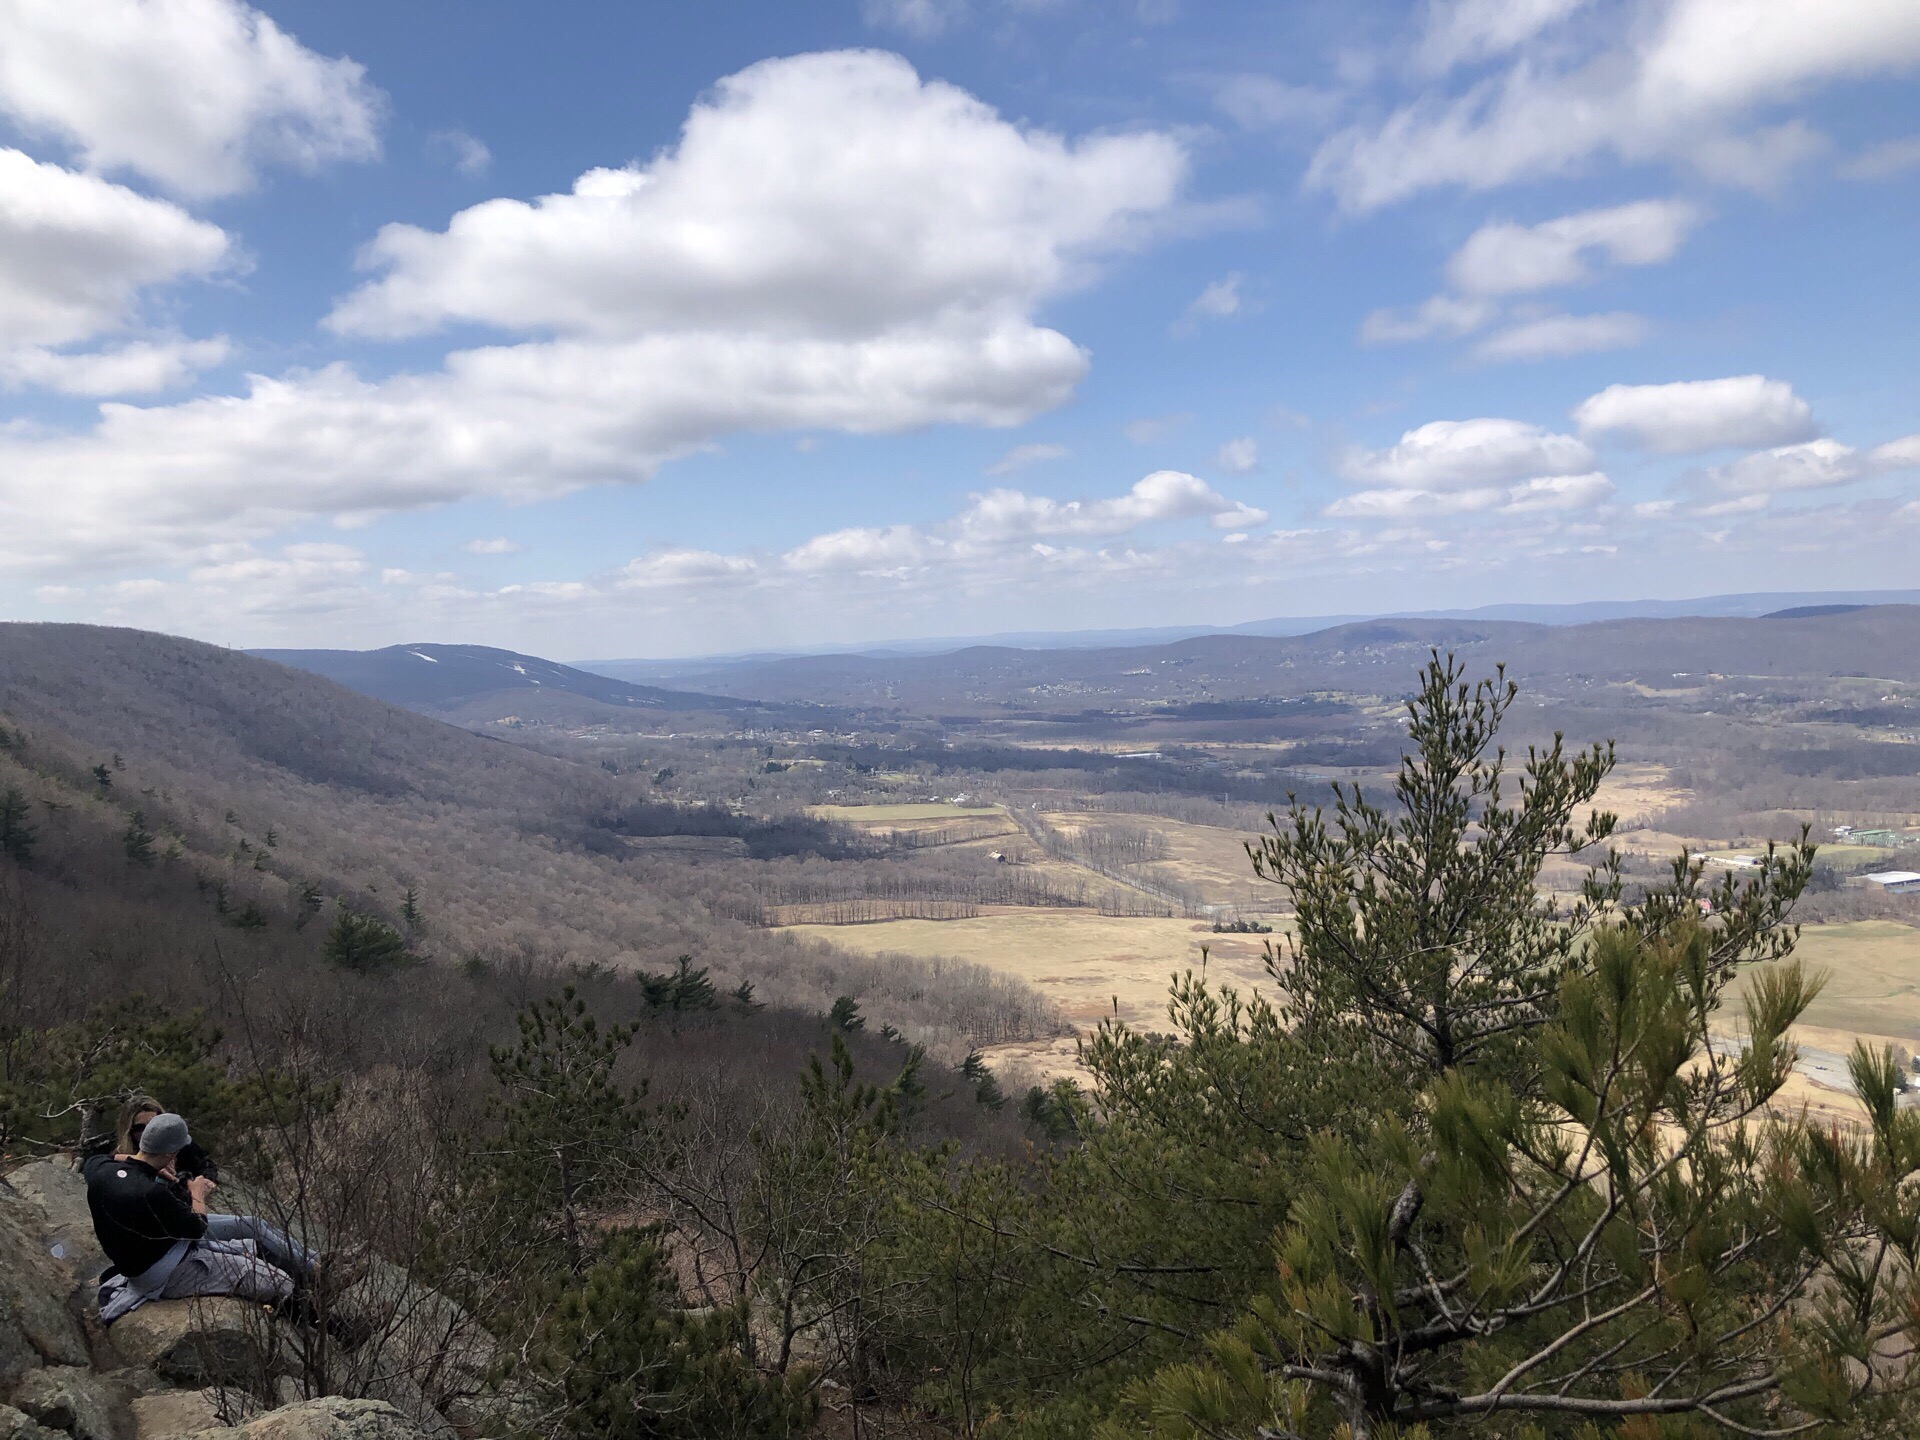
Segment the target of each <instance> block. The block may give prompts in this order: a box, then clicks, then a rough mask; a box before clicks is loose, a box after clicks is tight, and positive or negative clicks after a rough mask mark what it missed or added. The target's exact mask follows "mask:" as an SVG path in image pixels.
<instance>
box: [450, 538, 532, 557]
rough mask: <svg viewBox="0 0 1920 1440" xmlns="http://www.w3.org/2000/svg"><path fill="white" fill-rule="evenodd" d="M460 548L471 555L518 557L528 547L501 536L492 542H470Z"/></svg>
mask: <svg viewBox="0 0 1920 1440" xmlns="http://www.w3.org/2000/svg"><path fill="white" fill-rule="evenodd" d="M460 548H461V549H462V550H464V551H466V552H467V553H468V554H469V555H518V554H519V553H520V552H521V551H522V550H524V549H526V548H527V547H526V546H524V545H522V544H521V543H520V542H519V541H517V540H509V539H508V538H507V537H506V536H504V535H499V536H495V537H494V538H493V539H491V540H469V541H467V543H466V544H464V545H462V546H461V547H460Z"/></svg>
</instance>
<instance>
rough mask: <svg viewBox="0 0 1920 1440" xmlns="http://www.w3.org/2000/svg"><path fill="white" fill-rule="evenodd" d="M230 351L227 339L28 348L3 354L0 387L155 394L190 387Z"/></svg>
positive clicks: (112, 393) (92, 393) (97, 392)
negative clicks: (65, 349)
mask: <svg viewBox="0 0 1920 1440" xmlns="http://www.w3.org/2000/svg"><path fill="white" fill-rule="evenodd" d="M231 349H232V347H231V346H230V345H229V344H228V342H227V340H226V339H225V338H224V337H219V338H215V339H212V340H179V339H172V340H158V341H155V340H136V341H132V342H129V343H128V344H125V345H119V346H115V347H113V348H112V349H108V350H94V351H87V352H82V353H79V354H62V353H61V352H59V351H56V350H46V349H42V348H40V347H38V346H28V347H26V348H23V349H19V350H12V351H0V388H7V389H13V388H21V389H24V388H27V387H34V388H38V389H42V390H53V391H57V392H59V393H60V394H62V395H145V394H151V393H152V392H154V391H157V390H172V389H176V388H178V387H179V386H181V385H184V384H186V383H187V382H188V381H189V380H192V379H193V378H194V377H195V376H196V375H198V374H199V373H200V372H201V371H202V370H205V369H208V368H209V367H211V366H214V365H218V364H219V363H220V362H221V361H223V360H225V359H226V358H227V356H228V354H229V353H230V351H231Z"/></svg>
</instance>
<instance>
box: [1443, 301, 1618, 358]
mask: <svg viewBox="0 0 1920 1440" xmlns="http://www.w3.org/2000/svg"><path fill="white" fill-rule="evenodd" d="M1646 335H1647V322H1646V320H1645V319H1644V318H1642V317H1641V316H1639V315H1633V314H1629V313H1628V312H1626V311H1622V310H1615V311H1611V312H1609V313H1608V314H1605V315H1536V316H1534V317H1532V318H1531V319H1527V320H1521V321H1519V322H1518V323H1516V324H1513V325H1509V326H1507V327H1506V328H1504V329H1502V330H1499V331H1497V332H1495V333H1494V334H1492V335H1489V336H1488V337H1487V338H1486V339H1484V340H1482V341H1481V342H1480V343H1479V344H1478V345H1476V346H1474V347H1473V353H1474V354H1476V355H1478V356H1479V357H1480V358H1481V359H1482V360H1546V359H1551V358H1553V357H1556V356H1560V355H1589V354H1592V353H1594V352H1595V351H1600V350H1623V349H1625V348H1627V347H1628V346H1630V345H1638V344H1639V343H1640V342H1641V341H1642V340H1644V339H1645V338H1646Z"/></svg>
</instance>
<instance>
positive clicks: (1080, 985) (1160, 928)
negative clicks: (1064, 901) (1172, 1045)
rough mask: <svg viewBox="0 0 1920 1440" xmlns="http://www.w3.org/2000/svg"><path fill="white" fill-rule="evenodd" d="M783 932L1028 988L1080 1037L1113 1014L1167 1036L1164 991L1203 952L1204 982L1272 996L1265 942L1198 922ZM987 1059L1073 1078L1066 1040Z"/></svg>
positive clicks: (983, 920)
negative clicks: (1000, 976)
mask: <svg viewBox="0 0 1920 1440" xmlns="http://www.w3.org/2000/svg"><path fill="white" fill-rule="evenodd" d="M788 929H789V933H791V934H795V935H803V936H807V937H809V938H813V939H822V940H827V941H830V942H831V943H832V944H834V945H836V946H838V947H840V948H841V949H844V950H853V951H856V952H859V953H861V954H866V955H885V954H905V955H917V956H933V955H947V956H953V957H955V958H958V959H962V960H971V961H974V962H976V963H978V964H981V965H986V966H989V967H990V968H992V969H995V970H999V971H1002V972H1003V973H1005V974H1009V975H1014V976H1018V977H1019V978H1020V979H1022V980H1024V981H1026V982H1027V983H1028V984H1030V985H1032V986H1033V987H1034V988H1035V989H1037V990H1039V991H1040V993H1041V994H1043V995H1045V996H1047V998H1049V999H1051V1000H1053V1001H1054V1002H1055V1003H1056V1004H1058V1005H1059V1007H1060V1009H1061V1011H1062V1013H1063V1014H1064V1015H1065V1016H1066V1018H1067V1019H1068V1020H1070V1021H1071V1022H1072V1023H1073V1024H1075V1025H1076V1026H1079V1027H1081V1028H1082V1029H1087V1030H1090V1029H1092V1028H1093V1026H1094V1025H1096V1024H1098V1023H1099V1022H1100V1020H1102V1019H1103V1018H1105V1017H1106V1016H1108V1015H1112V1014H1115V1013H1117V1014H1118V1015H1119V1017H1120V1018H1121V1019H1122V1020H1125V1021H1126V1022H1127V1023H1128V1024H1130V1025H1133V1026H1135V1027H1136V1028H1139V1029H1145V1030H1162V1029H1165V1028H1166V1004H1167V986H1168V984H1169V982H1170V981H1171V980H1172V978H1173V976H1174V975H1175V974H1177V973H1178V972H1180V971H1183V970H1187V969H1198V968H1199V967H1200V948H1201V946H1203V945H1204V946H1206V947H1207V950H1208V952H1209V958H1208V961H1207V973H1208V975H1209V977H1210V978H1213V979H1216V980H1218V981H1220V982H1222V983H1224V984H1229V985H1232V986H1234V987H1235V988H1236V989H1238V990H1240V991H1242V992H1243V993H1244V992H1246V991H1249V990H1252V989H1254V988H1256V987H1259V988H1261V989H1270V988H1271V981H1270V980H1269V979H1268V976H1267V973H1266V960H1265V954H1264V950H1263V947H1262V941H1263V940H1265V939H1266V938H1267V937H1265V936H1260V935H1215V934H1212V933H1211V932H1210V931H1209V930H1208V928H1207V926H1206V924H1205V923H1204V922H1201V921H1195V920H1167V919H1159V918H1142V917H1121V916H1108V915H1095V914H1091V913H1089V912H1087V911H1084V910H1024V909H1014V908H1006V909H1000V910H995V911H992V912H990V913H987V914H983V915H979V916H976V917H974V918H972V919H968V920H887V921H881V922H879V923H876V924H872V925H795V926H791V927H788ZM1116 1002H1117V1011H1116ZM991 1054H992V1057H993V1058H994V1059H995V1060H996V1061H1004V1060H1020V1061H1024V1062H1026V1063H1028V1064H1031V1065H1034V1066H1035V1067H1036V1068H1038V1069H1041V1070H1044V1071H1047V1072H1049V1073H1055V1074H1065V1073H1068V1072H1070V1071H1071V1070H1072V1069H1073V1068H1074V1054H1073V1041H1072V1039H1071V1038H1062V1039H1056V1040H1052V1041H1042V1042H1034V1043H1031V1044H1015V1045H1005V1046H996V1047H994V1049H993V1051H992V1052H991Z"/></svg>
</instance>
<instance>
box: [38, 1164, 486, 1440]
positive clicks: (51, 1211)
mask: <svg viewBox="0 0 1920 1440" xmlns="http://www.w3.org/2000/svg"><path fill="white" fill-rule="evenodd" d="M105 1264H106V1260H105V1257H104V1256H103V1255H102V1254H101V1253H100V1249H99V1245H98V1243H97V1242H96V1241H95V1240H94V1236H93V1224H92V1218H91V1216H90V1215H89V1214H88V1211H87V1205H86V1187H85V1183H84V1182H83V1181H82V1180H81V1178H80V1176H79V1175H78V1174H76V1173H75V1172H74V1170H73V1168H72V1166H71V1165H69V1164H67V1163H66V1162H64V1161H63V1160H60V1159H57V1158H56V1159H53V1160H41V1161H35V1162H33V1163H31V1164H28V1165H24V1166H20V1167H18V1168H16V1169H15V1170H13V1171H11V1172H10V1173H8V1174H7V1175H5V1176H4V1177H0V1440H459V1437H462V1436H465V1437H470V1440H479V1437H484V1436H488V1435H504V1434H505V1433H507V1429H508V1428H510V1423H511V1422H510V1418H509V1417H510V1414H511V1413H512V1412H511V1407H506V1406H502V1405H501V1404H499V1403H498V1397H496V1396H493V1395H492V1394H491V1393H490V1392H488V1391H487V1389H486V1383H485V1381H486V1374H487V1372H488V1371H489V1370H490V1369H491V1368H492V1367H493V1364H494V1361H495V1358H496V1355H495V1346H494V1344H493V1341H492V1338H491V1337H490V1336H488V1335H487V1334H486V1333H485V1332H484V1331H483V1330H481V1329H480V1328H479V1326H477V1325H476V1324H475V1323H474V1322H473V1320H472V1318H471V1317H470V1316H468V1315H467V1314H466V1313H465V1312H464V1311H462V1310H461V1309H460V1307H458V1306H457V1305H454V1304H453V1303H452V1302H451V1301H450V1300H448V1299H447V1298H446V1297H444V1296H442V1295H439V1294H437V1293H436V1292H434V1291H432V1290H430V1289H427V1288H426V1287H424V1286H420V1285H418V1284H416V1283H415V1282H413V1281H412V1279H411V1278H410V1277H408V1276H407V1275H406V1273H405V1272H404V1271H402V1270H398V1269H396V1268H394V1267H391V1266H381V1267H378V1268H377V1269H376V1272H375V1274H374V1275H373V1276H370V1277H369V1279H368V1281H367V1282H366V1283H364V1284H363V1285H362V1286H361V1287H357V1288H358V1289H359V1290H360V1291H362V1292H364V1293H360V1294H359V1295H357V1296H350V1297H349V1299H351V1300H354V1301H355V1302H356V1303H357V1304H358V1305H359V1306H360V1308H361V1309H362V1311H363V1312H364V1314H363V1316H362V1317H361V1319H362V1320H363V1321H364V1323H363V1324H361V1325H360V1327H359V1328H360V1329H362V1330H364V1331H365V1332H366V1333H367V1335H368V1336H369V1337H371V1338H368V1339H366V1340H364V1341H362V1342H361V1343H359V1344H353V1343H342V1342H341V1341H340V1340H339V1339H338V1338H337V1337H336V1338H334V1339H333V1340H331V1341H330V1342H329V1343H328V1344H327V1345H324V1346H316V1345H314V1344H313V1343H312V1342H313V1336H312V1335H311V1334H309V1333H308V1332H305V1331H302V1330H301V1329H300V1328H299V1327H297V1326H295V1325H293V1324H291V1323H290V1322H288V1321H286V1320H284V1319H279V1318H276V1317H275V1316H274V1315H273V1314H272V1313H271V1312H269V1311H268V1310H266V1309H264V1308H263V1307H261V1306H259V1305H256V1304H253V1303H250V1302H248V1301H244V1300H240V1299H236V1298H234V1297H230V1296H224V1297H217V1298H211V1299H197V1300H159V1301H152V1302H149V1303H148V1304H145V1305H142V1306H140V1307H139V1308H138V1309H136V1310H134V1311H132V1312H131V1313H130V1314H128V1315H125V1316H123V1317H122V1318H121V1319H119V1320H118V1321H116V1322H115V1323H114V1324H113V1325H112V1326H111V1327H110V1328H108V1327H103V1326H102V1325H101V1324H100V1321H99V1317H98V1314H97V1312H96V1310H95V1305H94V1290H95V1286H96V1282H97V1281H98V1278H99V1274H100V1271H101V1270H102V1269H103V1268H104V1267H105ZM322 1357H324V1360H323V1358H322ZM325 1390H340V1391H346V1392H348V1394H322V1395H319V1396H318V1397H317V1398H309V1397H311V1396H313V1395H314V1392H316V1391H325ZM350 1397H351V1398H350ZM390 1402H391V1403H390ZM449 1413H453V1414H455V1415H457V1417H458V1424H457V1426H456V1424H455V1423H454V1422H452V1421H450V1420H449V1418H448V1416H449Z"/></svg>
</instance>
